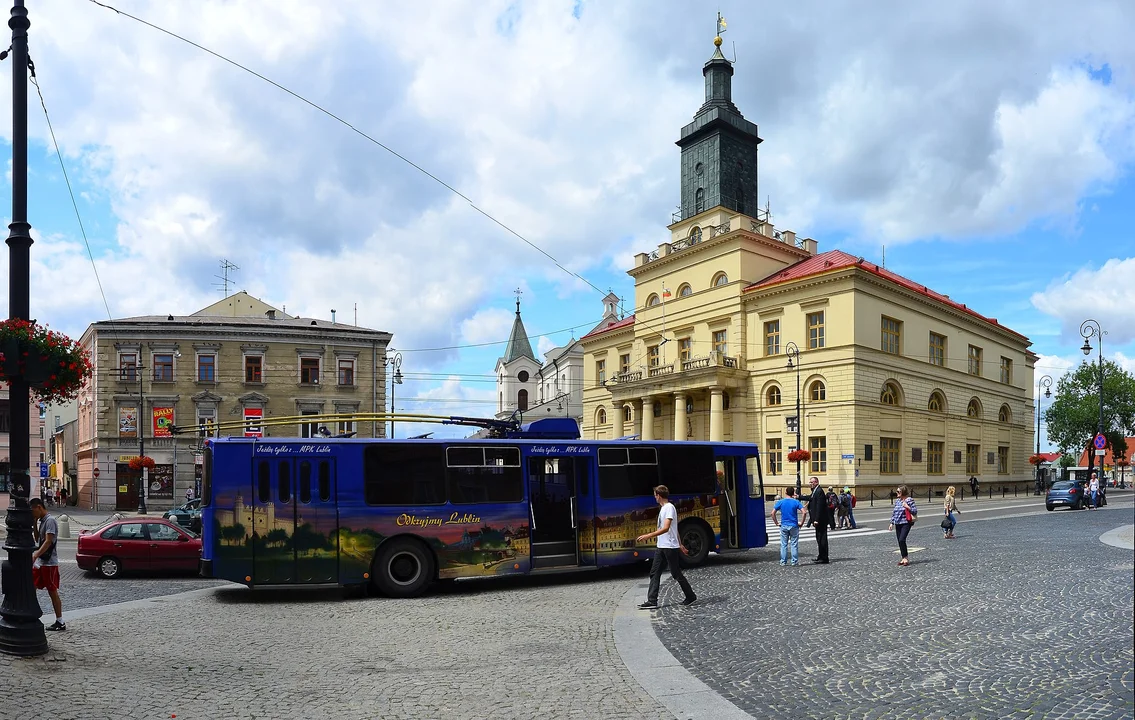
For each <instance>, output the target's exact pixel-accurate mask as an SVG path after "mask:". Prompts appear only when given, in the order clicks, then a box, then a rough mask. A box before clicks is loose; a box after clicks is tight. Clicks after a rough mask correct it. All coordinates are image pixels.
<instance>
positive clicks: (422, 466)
mask: <svg viewBox="0 0 1135 720" xmlns="http://www.w3.org/2000/svg"><path fill="white" fill-rule="evenodd" d="M363 486H364V495H365V498H366V503H367V505H393V506H411V507H412V506H415V505H441V504H442V503H444V502H445V448H444V447H443V446H441V445H433V444H429V445H424V444H422V443H420V442H414V443H386V442H383V443H375V444H373V445H368V446H367V447H366V450H364V451H363Z"/></svg>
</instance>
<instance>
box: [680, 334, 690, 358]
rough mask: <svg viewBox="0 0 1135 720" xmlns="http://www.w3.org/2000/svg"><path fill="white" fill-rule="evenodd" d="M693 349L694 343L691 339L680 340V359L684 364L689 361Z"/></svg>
mask: <svg viewBox="0 0 1135 720" xmlns="http://www.w3.org/2000/svg"><path fill="white" fill-rule="evenodd" d="M692 347H693V341H691V340H690V339H689V338H681V339H680V340H678V358H679V359H680V360H681V361H682V362H688V361H689V359H690V353H691V348H692Z"/></svg>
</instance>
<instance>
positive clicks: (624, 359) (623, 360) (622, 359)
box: [619, 353, 631, 373]
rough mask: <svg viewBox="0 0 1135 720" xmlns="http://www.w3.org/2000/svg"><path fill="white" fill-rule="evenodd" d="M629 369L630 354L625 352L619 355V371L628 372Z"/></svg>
mask: <svg viewBox="0 0 1135 720" xmlns="http://www.w3.org/2000/svg"><path fill="white" fill-rule="evenodd" d="M630 371H631V355H630V353H627V354H625V355H620V356H619V372H620V373H629V372H630Z"/></svg>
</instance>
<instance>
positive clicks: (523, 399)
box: [516, 390, 528, 411]
mask: <svg viewBox="0 0 1135 720" xmlns="http://www.w3.org/2000/svg"><path fill="white" fill-rule="evenodd" d="M516 409H517V410H520V411H524V410H527V409H528V391H527V390H521V391H520V392H518V393H516Z"/></svg>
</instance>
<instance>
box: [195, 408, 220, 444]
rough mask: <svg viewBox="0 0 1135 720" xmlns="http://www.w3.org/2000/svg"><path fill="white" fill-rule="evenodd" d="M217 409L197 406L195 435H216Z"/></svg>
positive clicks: (204, 436)
mask: <svg viewBox="0 0 1135 720" xmlns="http://www.w3.org/2000/svg"><path fill="white" fill-rule="evenodd" d="M216 424H217V409H216V408H211V407H209V408H202V407H199V408H197V437H199V438H207V437H216V436H217V430H216Z"/></svg>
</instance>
